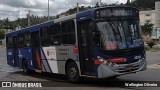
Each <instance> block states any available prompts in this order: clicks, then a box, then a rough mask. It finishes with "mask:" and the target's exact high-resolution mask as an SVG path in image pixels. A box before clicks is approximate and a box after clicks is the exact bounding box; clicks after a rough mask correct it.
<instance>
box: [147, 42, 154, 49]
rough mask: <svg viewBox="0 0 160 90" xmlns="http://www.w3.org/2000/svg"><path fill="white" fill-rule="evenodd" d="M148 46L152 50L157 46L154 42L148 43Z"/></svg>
mask: <svg viewBox="0 0 160 90" xmlns="http://www.w3.org/2000/svg"><path fill="white" fill-rule="evenodd" d="M147 44H148V46H149V47H150V48H152V47H153V46H154V45H155V43H154V41H150V42H147Z"/></svg>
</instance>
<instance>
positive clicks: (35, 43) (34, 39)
mask: <svg viewBox="0 0 160 90" xmlns="http://www.w3.org/2000/svg"><path fill="white" fill-rule="evenodd" d="M31 46H32V60H33V66H34V69H38V70H41V59H40V41H39V32H38V31H35V32H31Z"/></svg>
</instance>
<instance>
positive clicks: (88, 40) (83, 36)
mask: <svg viewBox="0 0 160 90" xmlns="http://www.w3.org/2000/svg"><path fill="white" fill-rule="evenodd" d="M78 46H79V47H78V48H79V60H80V68H81V74H82V75H83V74H84V75H93V73H94V64H93V63H94V62H93V54H92V52H93V51H92V35H91V29H90V23H89V21H83V22H79V23H78Z"/></svg>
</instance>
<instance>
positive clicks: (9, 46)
mask: <svg viewBox="0 0 160 90" xmlns="http://www.w3.org/2000/svg"><path fill="white" fill-rule="evenodd" d="M12 41H13V40H12V37H10V36H8V37H6V42H7V48H8V49H10V48H12Z"/></svg>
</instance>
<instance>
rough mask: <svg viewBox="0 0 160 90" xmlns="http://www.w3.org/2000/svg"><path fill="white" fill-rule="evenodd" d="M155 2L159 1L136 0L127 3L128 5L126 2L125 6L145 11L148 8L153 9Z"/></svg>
mask: <svg viewBox="0 0 160 90" xmlns="http://www.w3.org/2000/svg"><path fill="white" fill-rule="evenodd" d="M156 1H160V0H136V1H134V2H132V3H129V4H128V2H127V3H126V5H129V6H133V7H137V8H138V9H142V10H145V9H148V8H150V9H155V2H156Z"/></svg>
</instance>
